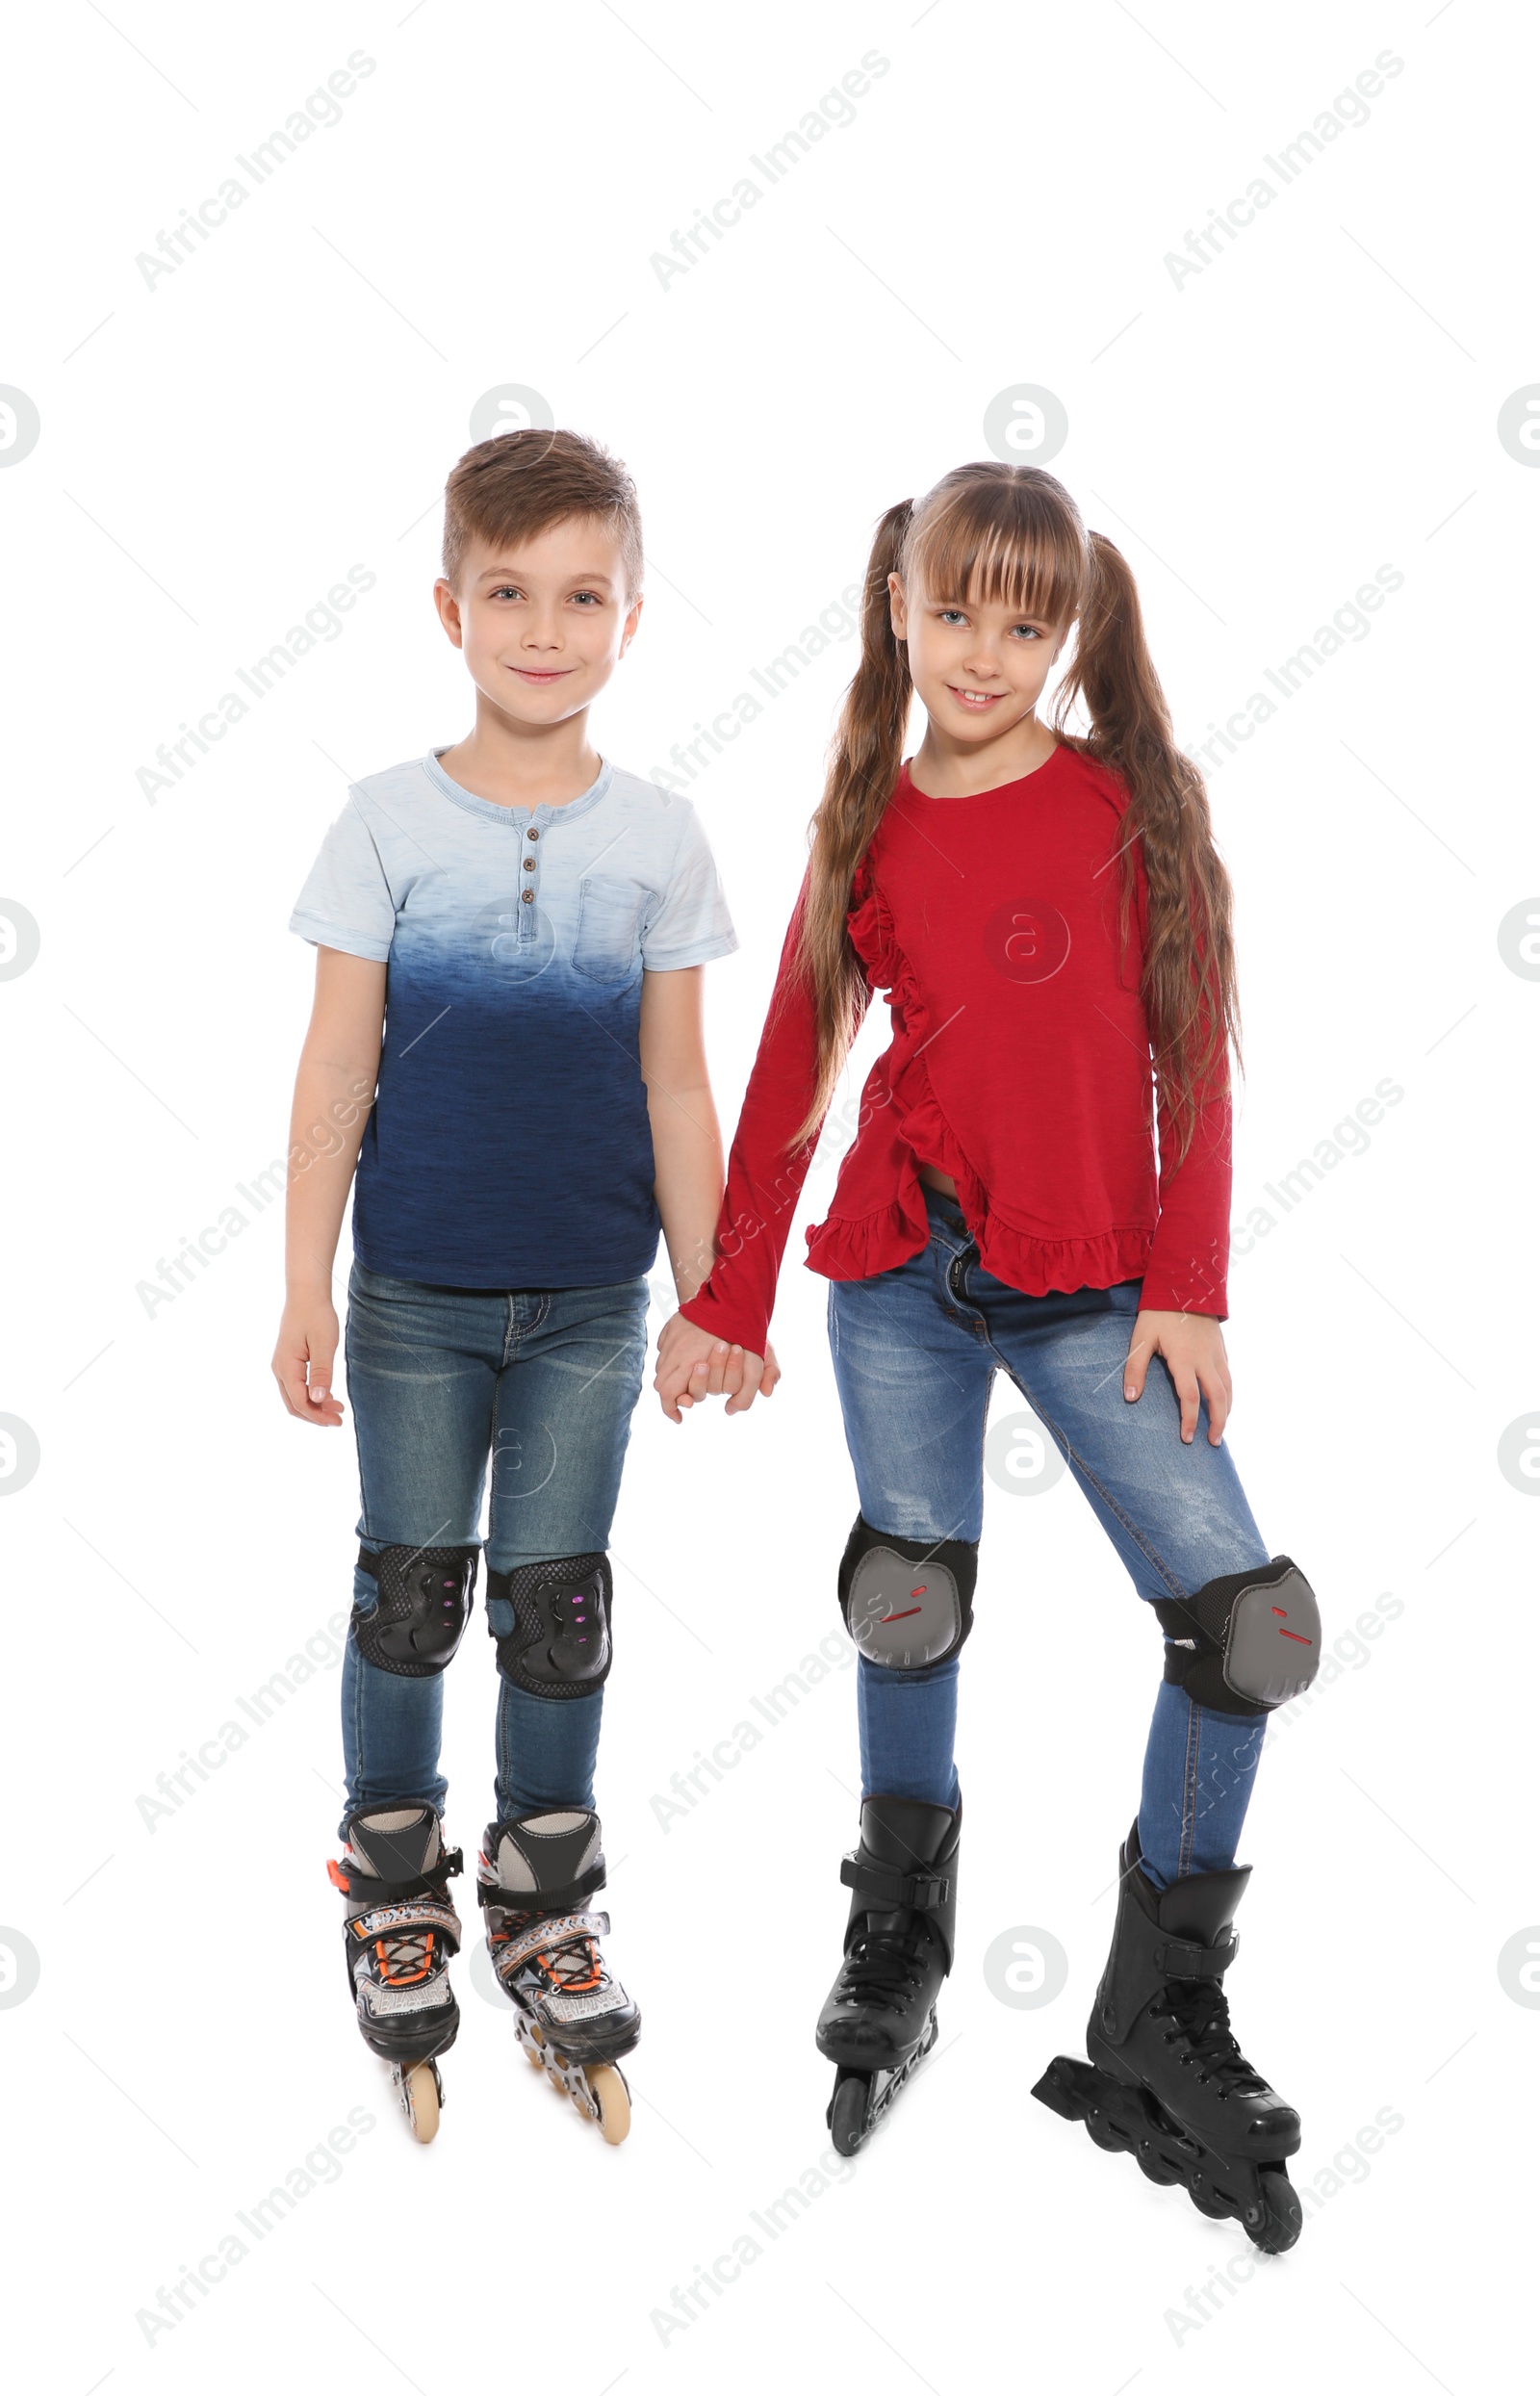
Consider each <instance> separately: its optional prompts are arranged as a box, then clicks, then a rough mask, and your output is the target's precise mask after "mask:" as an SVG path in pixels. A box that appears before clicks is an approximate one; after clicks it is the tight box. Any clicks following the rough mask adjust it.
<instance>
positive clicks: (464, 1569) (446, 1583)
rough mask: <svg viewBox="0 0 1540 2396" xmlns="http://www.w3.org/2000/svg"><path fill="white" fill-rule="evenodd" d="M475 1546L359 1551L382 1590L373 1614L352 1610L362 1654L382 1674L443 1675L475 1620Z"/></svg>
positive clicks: (363, 1566)
mask: <svg viewBox="0 0 1540 2396" xmlns="http://www.w3.org/2000/svg"><path fill="white" fill-rule="evenodd" d="M479 1554H480V1550H479V1548H474V1547H386V1548H381V1549H380V1551H379V1554H378V1555H377V1556H374V1555H372V1554H371V1553H370V1551H369V1549H368V1548H365V1547H361V1548H360V1549H359V1551H358V1561H359V1565H360V1567H361V1569H362V1570H363V1571H365V1572H367V1573H368V1574H369V1576H370V1578H371V1580H372V1582H373V1583H374V1584H375V1585H376V1587H377V1588H378V1590H379V1603H378V1605H377V1606H376V1607H375V1608H374V1609H373V1610H372V1612H371V1613H365V1612H364V1611H363V1610H361V1609H360V1608H359V1607H358V1606H357V1605H355V1606H354V1608H353V1614H352V1632H353V1636H354V1638H355V1639H356V1640H357V1641H358V1652H359V1654H360V1655H361V1656H362V1657H364V1658H365V1660H366V1661H367V1662H370V1663H372V1664H377V1665H378V1667H379V1669H380V1670H381V1672H398V1673H399V1674H400V1675H401V1677H402V1679H403V1680H408V1681H425V1680H427V1679H429V1678H430V1677H431V1675H432V1674H434V1673H435V1672H442V1671H443V1669H444V1667H445V1665H446V1664H447V1663H448V1662H449V1658H450V1657H451V1656H452V1655H453V1653H454V1651H455V1649H456V1648H457V1647H458V1646H459V1644H460V1641H461V1639H462V1638H463V1637H464V1636H465V1626H466V1624H467V1623H468V1622H469V1621H470V1619H471V1608H472V1605H473V1603H474V1602H475V1600H474V1592H475V1559H476V1558H477V1556H478V1555H479Z"/></svg>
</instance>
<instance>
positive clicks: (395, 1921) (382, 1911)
mask: <svg viewBox="0 0 1540 2396" xmlns="http://www.w3.org/2000/svg"><path fill="white" fill-rule="evenodd" d="M347 1927H348V1929H349V1930H350V1931H351V1933H352V1935H353V1937H354V1938H355V1939H381V1938H393V1939H398V1938H400V1937H401V1936H402V1935H403V1934H404V1933H405V1932H407V1931H409V1930H444V1931H447V1932H448V1933H449V1937H450V1938H452V1939H453V1940H454V1942H455V1944H456V1945H458V1944H459V1937H460V1917H459V1915H458V1914H457V1913H456V1912H455V1910H454V1908H453V1906H452V1905H449V1904H442V1905H441V1904H434V1903H424V1904H421V1905H372V1906H371V1907H370V1908H369V1911H368V1912H367V1913H363V1914H353V1915H350V1916H349V1918H348V1922H347Z"/></svg>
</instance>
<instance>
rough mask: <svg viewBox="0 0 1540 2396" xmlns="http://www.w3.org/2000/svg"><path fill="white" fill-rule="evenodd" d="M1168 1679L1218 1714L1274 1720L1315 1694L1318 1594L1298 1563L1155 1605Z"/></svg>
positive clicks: (1274, 1564)
mask: <svg viewBox="0 0 1540 2396" xmlns="http://www.w3.org/2000/svg"><path fill="white" fill-rule="evenodd" d="M1155 1613H1156V1616H1157V1618H1158V1620H1159V1622H1160V1626H1161V1629H1162V1630H1163V1631H1164V1632H1165V1634H1166V1637H1167V1641H1168V1645H1167V1649H1166V1678H1167V1679H1168V1681H1173V1682H1174V1683H1175V1684H1176V1686H1177V1687H1178V1688H1185V1689H1186V1691H1187V1693H1188V1695H1189V1697H1191V1698H1192V1700H1193V1704H1194V1705H1199V1706H1210V1707H1212V1708H1213V1710H1214V1712H1215V1713H1247V1714H1255V1713H1271V1712H1272V1710H1273V1708H1274V1707H1275V1706H1283V1705H1287V1704H1288V1702H1289V1700H1290V1698H1291V1697H1297V1696H1299V1695H1300V1694H1301V1693H1302V1692H1303V1691H1304V1690H1305V1689H1307V1688H1309V1687H1310V1684H1311V1682H1312V1681H1313V1680H1314V1679H1315V1677H1316V1673H1317V1671H1318V1669H1319V1667H1320V1663H1321V1611H1320V1609H1319V1607H1318V1606H1317V1604H1316V1593H1315V1591H1314V1589H1313V1588H1312V1587H1311V1585H1310V1584H1309V1582H1308V1581H1307V1580H1306V1579H1305V1577H1304V1574H1303V1573H1302V1572H1301V1571H1300V1569H1299V1567H1298V1565H1297V1564H1296V1563H1295V1562H1294V1561H1293V1559H1292V1558H1290V1557H1287V1556H1275V1557H1274V1558H1273V1559H1272V1561H1271V1563H1270V1564H1261V1565H1258V1566H1256V1567H1254V1568H1253V1570H1252V1571H1250V1572H1227V1573H1222V1574H1221V1575H1220V1576H1219V1579H1218V1580H1217V1581H1205V1582H1204V1584H1203V1586H1202V1587H1201V1588H1200V1589H1199V1590H1197V1591H1196V1592H1195V1593H1194V1595H1193V1596H1192V1597H1162V1598H1157V1599H1156V1600H1155Z"/></svg>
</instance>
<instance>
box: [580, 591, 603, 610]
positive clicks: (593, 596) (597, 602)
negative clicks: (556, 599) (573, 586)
mask: <svg viewBox="0 0 1540 2396" xmlns="http://www.w3.org/2000/svg"><path fill="white" fill-rule="evenodd" d="M573 597H574V599H582V600H587V601H588V603H589V604H590V605H592V606H595V607H602V606H603V604H604V603H603V600H602V599H601V598H600V596H599V593H598V592H597V591H574V593H573Z"/></svg>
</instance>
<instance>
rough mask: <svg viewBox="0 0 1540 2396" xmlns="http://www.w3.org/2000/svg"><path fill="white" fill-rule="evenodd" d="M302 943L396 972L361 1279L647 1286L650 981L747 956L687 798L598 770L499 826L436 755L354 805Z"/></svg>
mask: <svg viewBox="0 0 1540 2396" xmlns="http://www.w3.org/2000/svg"><path fill="white" fill-rule="evenodd" d="M290 929H291V931H294V932H297V933H299V934H300V936H301V937H302V938H303V939H305V940H313V941H315V942H317V943H318V945H320V946H322V947H326V948H341V949H345V950H347V953H348V954H349V955H350V956H354V957H370V958H373V959H376V960H379V961H383V962H384V963H385V964H386V967H387V970H386V984H385V1036H384V1043H383V1046H382V1049H381V1053H380V1066H379V1081H378V1090H377V1095H376V1096H375V1101H374V1106H373V1110H372V1114H371V1116H370V1119H369V1124H368V1127H367V1129H366V1131H365V1134H364V1142H363V1146H362V1149H361V1150H360V1153H359V1159H358V1176H357V1181H356V1183H355V1185H354V1191H353V1248H354V1250H355V1253H356V1254H357V1256H358V1259H359V1261H360V1263H362V1264H363V1265H364V1266H366V1267H367V1268H368V1269H369V1270H370V1271H372V1272H374V1273H383V1274H390V1275H396V1276H397V1277H398V1278H400V1279H403V1280H409V1281H433V1282H439V1283H448V1284H450V1285H453V1286H459V1287H462V1288H467V1289H574V1288H581V1287H584V1286H588V1285H593V1284H599V1283H604V1282H613V1281H628V1280H632V1279H634V1278H635V1276H636V1275H638V1274H644V1273H647V1272H649V1271H650V1270H651V1268H652V1265H653V1263H654V1260H655V1256H656V1253H657V1236H658V1229H659V1224H658V1214H657V1207H656V1203H655V1199H654V1197H653V1172H654V1168H653V1141H652V1133H651V1130H650V1127H649V1123H648V1116H647V1094H646V1091H645V1089H644V1087H643V1083H642V1076H641V1064H640V1053H639V1046H638V1026H639V1018H640V1013H641V998H642V973H643V970H644V968H646V969H650V970H652V971H654V972H662V973H667V972H671V971H675V970H677V969H678V968H680V967H681V966H698V965H704V964H706V962H707V961H708V960H709V959H710V958H713V957H724V956H726V955H727V954H728V953H729V952H730V950H732V949H734V948H735V947H736V946H737V939H736V935H735V934H734V932H733V929H732V922H731V920H730V918H729V915H728V909H727V901H726V899H725V898H724V896H723V893H722V886H721V883H720V881H719V880H718V878H717V871H716V866H715V863H714V862H713V860H712V857H711V851H710V848H709V847H708V845H707V843H706V835H705V833H704V832H703V831H702V829H701V825H700V822H699V820H698V818H697V816H696V813H695V811H694V809H693V808H692V807H691V805H690V803H689V801H688V799H685V798H679V797H673V796H670V795H669V794H668V793H667V792H665V791H663V790H660V789H659V788H658V787H657V786H656V785H655V784H653V783H650V782H641V781H638V779H637V778H636V776H635V775H634V774H627V773H622V772H620V771H619V770H618V769H617V768H616V767H614V766H612V765H609V764H607V763H606V764H605V765H604V766H603V768H602V770H601V772H600V776H599V779H598V781H597V782H596V783H595V784H594V785H593V786H592V787H591V788H590V789H588V790H585V791H584V792H583V794H582V796H581V797H580V798H577V799H573V800H571V801H569V803H568V804H567V805H566V806H565V807H537V808H534V809H532V810H531V809H529V808H511V807H499V806H496V805H495V804H494V803H493V802H492V801H491V800H490V799H478V798H476V797H475V796H474V795H473V793H472V792H471V791H469V790H462V789H461V787H460V786H459V784H458V783H457V782H454V781H452V780H451V778H450V777H449V775H448V774H447V773H446V772H445V771H444V768H443V767H442V765H440V763H439V761H438V758H437V756H436V755H435V756H429V757H424V758H418V759H416V760H413V761H412V762H411V763H409V764H406V765H394V766H392V767H391V768H390V770H389V771H388V772H387V773H383V774H372V775H371V776H370V777H369V778H368V780H367V781H365V782H360V783H356V784H354V786H353V787H352V788H351V790H350V791H349V792H348V795H347V806H346V807H345V808H344V809H343V812H342V813H341V814H340V815H339V816H338V818H337V820H336V822H335V823H334V824H333V825H332V827H331V830H330V831H329V832H328V833H327V835H326V837H325V839H324V840H323V841H322V843H321V854H320V856H319V857H318V858H317V860H316V863H315V864H314V866H313V867H312V868H311V871H310V875H309V878H308V880H307V881H306V883H305V886H304V889H302V890H301V891H300V893H299V898H298V902H297V904H296V906H295V912H294V915H293V917H292V918H291V921H290Z"/></svg>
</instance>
